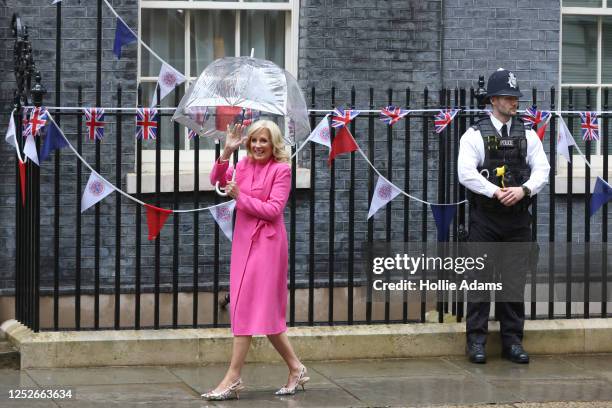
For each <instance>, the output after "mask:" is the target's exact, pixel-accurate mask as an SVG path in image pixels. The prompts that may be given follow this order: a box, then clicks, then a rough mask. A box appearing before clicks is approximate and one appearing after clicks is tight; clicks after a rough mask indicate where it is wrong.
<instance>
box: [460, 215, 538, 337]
mask: <svg viewBox="0 0 612 408" xmlns="http://www.w3.org/2000/svg"><path fill="white" fill-rule="evenodd" d="M529 241H531V214H530V213H529V211H528V210H526V209H525V210H524V211H521V212H517V213H505V214H500V213H496V212H490V211H483V210H481V209H478V208H472V209H471V210H470V224H469V235H468V242H470V243H473V242H481V243H506V242H529ZM470 245H473V244H470ZM485 245H486V244H485ZM490 246H495V248H498V249H499V248H503V247H511V248H516V247H517V245H507V246H504V245H500V244H493V245H490ZM529 255H530V254H525V253H523V254H517V253H516V250H515V251H512V250H498V251H497V253H496V255H495V258H494V259H493V261H492V262H491V263H492V267H493V268H494V269H495V270H496V272H500V271H501V275H502V283H503V284H504V286H505V287H507V286H509V285H510V284H512V285H514V286H515V290H516V292H515V293H518V292H520V294H521V298H522V293H523V290H524V287H525V279H526V275H527V270H528V268H529V260H530V256H529ZM503 276H505V277H506V278H503ZM517 287H518V289H517ZM489 296H490V293H489V292H486V296H485V297H483V296H482V293H480V294H479V295H478V296H474V297H475V299H473V300H474V301H471V302H470V301H469V299H470V294H469V293H468V304H467V314H466V332H467V342H468V343H480V344H485V343H486V340H487V333H488V322H489V311H490V308H491V302H490V301H486V299H487V298H489ZM515 298H516V295H515V296H514V297H513V300H515ZM495 316H496V319H497V320H498V321H499V322H500V331H501V338H502V346H503V347H504V348H507V347H509V346H511V345H512V344H518V343H521V342H522V339H523V328H524V324H525V303H524V302H522V301H521V302H517V301H502V302H499V301H496V302H495Z"/></svg>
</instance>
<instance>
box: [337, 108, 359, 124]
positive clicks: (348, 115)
mask: <svg viewBox="0 0 612 408" xmlns="http://www.w3.org/2000/svg"><path fill="white" fill-rule="evenodd" d="M357 115H359V111H358V110H355V109H347V110H344V109H342V108H336V109H334V110H333V111H332V123H331V125H332V127H335V128H343V127H345V126H346V125H348V124H349V123H350V122H351V120H353V119H355V118H356V117H357Z"/></svg>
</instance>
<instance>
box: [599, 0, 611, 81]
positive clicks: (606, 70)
mask: <svg viewBox="0 0 612 408" xmlns="http://www.w3.org/2000/svg"><path fill="white" fill-rule="evenodd" d="M610 3H612V0H611V1H610ZM601 32H602V33H601V36H602V38H601V48H602V49H601V53H602V56H601V59H602V61H601V64H602V66H601V81H602V82H603V83H610V82H612V17H603V19H602V24H601Z"/></svg>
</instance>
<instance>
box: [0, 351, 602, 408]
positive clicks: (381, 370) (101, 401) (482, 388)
mask: <svg viewBox="0 0 612 408" xmlns="http://www.w3.org/2000/svg"><path fill="white" fill-rule="evenodd" d="M306 366H307V367H308V370H309V371H308V374H309V376H310V377H311V381H310V382H309V383H308V384H307V385H306V391H305V392H304V391H301V390H300V391H298V393H297V394H296V395H294V396H284V397H278V396H275V395H274V392H275V391H276V390H277V389H278V388H279V387H280V386H281V385H282V384H283V383H284V382H285V381H286V378H287V368H286V366H285V365H284V364H280V363H250V364H247V365H246V366H245V368H244V370H243V373H242V375H243V380H244V382H245V386H246V389H245V390H244V391H243V392H241V393H240V400H230V401H203V400H202V399H201V398H200V394H201V393H203V392H205V391H208V390H209V389H211V388H212V387H214V386H215V385H216V384H217V382H218V381H219V380H220V379H221V378H222V376H223V375H224V373H225V370H226V369H227V364H209V365H204V366H164V367H150V366H142V367H102V368H96V367H92V368H71V369H67V368H59V369H28V370H21V371H19V370H15V369H0V408H5V407H6V408H13V407H20V408H21V407H26V408H29V407H32V408H39V407H52V408H60V407H61V408H81V407H85V408H115V407H117V408H119V407H121V408H136V407H139V408H142V407H147V408H149V407H151V408H158V407H159V408H162V407H163V408H166V407H176V408H195V407H198V408H208V407H245V406H246V407H248V408H259V407H262V408H268V407H270V408H275V407H288V408H299V407H317V408H318V407H357V408H361V407H446V408H451V407H452V408H467V407H491V406H494V407H495V408H612V355H610V354H601V355H562V356H561V355H556V356H533V357H532V361H531V364H529V365H517V364H513V363H510V362H508V361H506V360H501V359H500V358H499V357H492V358H490V360H489V361H488V362H487V364H484V365H474V364H470V363H469V362H467V361H466V359H465V358H454V357H453V358H448V357H447V358H418V359H386V360H353V361H326V362H321V361H319V362H306ZM14 389H70V390H72V393H73V398H71V399H63V400H60V399H56V400H14V399H13V400H11V399H9V398H8V396H9V391H10V390H14Z"/></svg>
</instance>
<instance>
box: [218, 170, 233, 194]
mask: <svg viewBox="0 0 612 408" xmlns="http://www.w3.org/2000/svg"><path fill="white" fill-rule="evenodd" d="M235 180H236V169H234V173H233V174H232V181H235ZM215 190H216V191H217V194H219V195H220V196H221V197H227V193H226V192H225V189H224V190H221V187H219V182H218V181H217V182H216V183H215Z"/></svg>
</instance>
